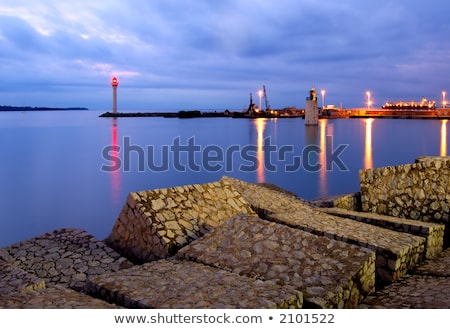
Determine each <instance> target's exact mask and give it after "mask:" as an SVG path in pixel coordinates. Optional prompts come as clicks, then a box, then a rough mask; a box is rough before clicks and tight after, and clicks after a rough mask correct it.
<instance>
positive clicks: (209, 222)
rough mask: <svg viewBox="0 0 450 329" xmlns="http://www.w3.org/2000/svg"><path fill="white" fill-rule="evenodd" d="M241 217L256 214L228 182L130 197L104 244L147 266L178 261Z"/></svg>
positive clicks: (156, 191)
mask: <svg viewBox="0 0 450 329" xmlns="http://www.w3.org/2000/svg"><path fill="white" fill-rule="evenodd" d="M241 213H244V214H255V213H254V211H253V210H252V209H251V207H250V205H249V204H248V203H247V202H246V201H245V200H244V199H243V198H242V197H241V195H240V194H239V193H237V192H236V190H235V189H234V187H233V186H231V185H230V184H229V183H227V182H224V181H220V182H212V183H207V184H196V185H186V186H176V187H173V188H165V189H157V190H148V191H140V192H135V193H130V194H129V195H128V198H127V202H126V204H125V205H124V207H123V209H122V211H121V213H120V214H119V216H118V218H117V220H116V222H115V224H114V227H113V229H112V232H111V234H110V236H109V237H108V238H107V239H106V241H107V243H108V245H110V246H111V247H112V248H114V249H115V250H117V251H119V252H120V253H121V254H123V255H126V256H127V257H128V258H129V259H131V260H132V261H134V262H136V263H144V262H148V261H153V260H157V259H163V258H167V257H170V256H172V255H174V254H175V253H176V252H177V250H178V249H179V248H181V247H183V246H184V245H186V244H188V243H189V242H191V241H193V240H195V239H196V238H198V237H200V236H202V235H203V234H205V233H206V232H208V231H209V230H211V229H212V228H214V227H216V226H218V225H220V224H222V223H223V222H224V221H226V220H227V219H228V218H230V217H232V216H234V215H236V214H241ZM125 214H128V215H125Z"/></svg>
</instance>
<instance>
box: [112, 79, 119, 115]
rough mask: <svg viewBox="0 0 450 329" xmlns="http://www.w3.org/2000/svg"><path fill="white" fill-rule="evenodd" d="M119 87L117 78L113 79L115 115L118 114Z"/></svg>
mask: <svg viewBox="0 0 450 329" xmlns="http://www.w3.org/2000/svg"><path fill="white" fill-rule="evenodd" d="M118 85H119V81H118V80H117V78H116V77H114V78H112V80H111V86H112V89H113V113H117V86H118Z"/></svg>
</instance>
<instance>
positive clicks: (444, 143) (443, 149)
mask: <svg viewBox="0 0 450 329" xmlns="http://www.w3.org/2000/svg"><path fill="white" fill-rule="evenodd" d="M447 122H448V120H447V119H446V120H442V124H441V157H444V156H447Z"/></svg>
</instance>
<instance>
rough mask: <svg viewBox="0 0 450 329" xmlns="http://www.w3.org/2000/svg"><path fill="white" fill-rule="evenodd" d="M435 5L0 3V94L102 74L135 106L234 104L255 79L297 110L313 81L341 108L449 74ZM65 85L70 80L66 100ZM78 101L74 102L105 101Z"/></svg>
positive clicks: (427, 86)
mask: <svg viewBox="0 0 450 329" xmlns="http://www.w3.org/2000/svg"><path fill="white" fill-rule="evenodd" d="M447 7H448V5H447V3H446V2H445V1H444V0H436V1H433V6H431V5H429V4H427V3H423V2H422V1H418V0H409V1H402V2H399V1H390V0H382V1H378V2H376V3H374V2H363V1H357V0H343V1H334V0H322V1H317V0H307V1H294V0H279V1H277V2H273V1H269V0H265V1H256V0H254V1H251V0H249V1H238V0H228V1H194V0H183V1H175V0H165V1H163V0H160V1H144V0H137V1H133V2H132V3H130V2H124V1H119V0H108V1H84V0H80V1H77V2H61V1H39V2H37V1H30V0H28V1H27V0H15V1H3V2H2V4H1V5H0V17H1V18H0V58H1V61H0V71H1V72H2V73H1V74H0V97H1V98H0V99H3V100H7V101H9V102H10V103H14V102H15V97H17V95H20V93H21V90H22V91H23V92H24V93H27V92H29V91H30V90H33V91H34V92H35V93H36V99H39V97H38V94H39V92H41V93H42V95H46V96H45V97H42V100H41V102H42V103H44V102H45V101H46V99H48V93H49V92H52V90H55V88H56V87H55V86H59V87H58V88H57V89H58V90H59V91H60V92H61V90H62V91H64V95H65V97H67V102H68V103H71V104H72V103H73V102H74V101H82V102H83V98H82V97H81V98H80V94H79V93H78V92H80V93H81V94H82V92H83V88H81V87H80V86H86V87H88V86H89V88H86V91H85V92H86V93H88V92H91V91H92V93H97V94H98V95H103V93H105V95H106V94H107V93H108V92H109V91H110V90H109V79H110V77H111V76H112V75H117V76H119V79H120V81H121V84H120V89H121V93H122V94H121V95H122V101H123V102H129V103H128V104H129V107H130V108H136V109H139V108H149V107H155V108H161V107H164V108H173V107H177V106H183V105H184V106H183V107H185V108H188V107H190V106H193V107H198V106H200V105H201V103H202V100H204V101H203V102H204V107H208V108H209V107H214V106H217V107H218V108H233V107H241V105H242V104H245V103H246V102H247V98H248V93H249V92H256V91H257V90H258V89H259V88H261V87H262V85H263V84H265V85H266V86H267V89H268V90H269V91H270V94H269V97H270V100H271V104H273V105H274V106H280V107H282V106H285V105H287V104H289V105H293V104H297V105H298V106H301V102H303V99H304V96H305V94H306V93H307V91H308V89H309V87H310V86H311V85H313V84H314V85H316V86H317V87H319V88H326V89H327V95H329V100H330V102H333V103H339V101H340V100H342V101H343V102H344V105H348V106H357V105H359V102H361V94H363V93H364V92H365V90H366V89H371V90H373V93H374V94H375V95H376V94H377V91H378V93H380V95H379V97H380V98H381V99H382V98H385V97H389V98H391V97H394V98H395V94H396V93H398V94H407V95H408V96H410V97H413V95H414V94H420V96H421V95H422V94H423V93H429V94H431V95H430V96H432V94H433V93H435V94H439V93H440V92H441V90H442V89H445V88H446V86H445V83H447V82H446V79H445V78H444V77H445V76H447V75H448V74H449V73H450V72H449V70H450V67H449V65H448V64H447V58H448V56H447V55H448V54H449V52H450V44H449V41H448V38H447V36H448V35H449V32H450V23H449V22H448V21H447V17H446V9H447ZM447 87H448V86H447ZM71 88H81V89H76V90H77V97H76V98H74V99H70V98H71V96H70V95H71V93H70V91H71ZM73 90H75V89H73ZM80 90H81V91H80ZM144 90H145V92H143V91H144ZM2 91H8V92H12V91H14V93H9V94H8V97H2ZM155 94H158V96H157V97H155ZM11 95H12V96H11ZM205 95H207V96H205ZM333 95H335V97H336V99H335V100H333ZM3 96H5V95H3ZM84 99H86V102H89V103H87V104H84V103H83V104H78V105H79V106H87V107H91V108H103V107H106V106H108V104H109V98H108V99H97V100H96V99H95V97H92V96H91V95H87V94H86V95H85V98H84ZM58 100H59V101H63V100H64V98H63V97H61V95H60V96H58ZM2 102H4V101H2ZM189 102H192V103H189ZM215 102H217V103H215ZM29 105H34V104H29ZM37 105H46V104H37ZM59 106H64V104H60V105H59Z"/></svg>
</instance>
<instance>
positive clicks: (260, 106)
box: [258, 89, 263, 110]
mask: <svg viewBox="0 0 450 329" xmlns="http://www.w3.org/2000/svg"><path fill="white" fill-rule="evenodd" d="M262 94H263V92H262V90H261V89H260V90H258V95H259V109H260V110H262V101H261V97H262Z"/></svg>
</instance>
